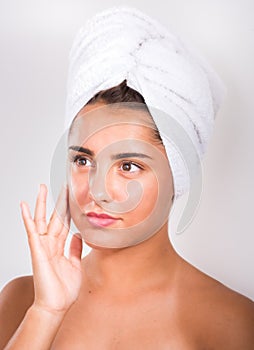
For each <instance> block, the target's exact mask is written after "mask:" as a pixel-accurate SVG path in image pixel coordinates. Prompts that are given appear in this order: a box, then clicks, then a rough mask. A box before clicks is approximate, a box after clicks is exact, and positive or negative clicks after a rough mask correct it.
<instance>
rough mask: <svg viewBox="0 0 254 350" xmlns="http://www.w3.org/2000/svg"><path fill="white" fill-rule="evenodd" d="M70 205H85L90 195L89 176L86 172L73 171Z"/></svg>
mask: <svg viewBox="0 0 254 350" xmlns="http://www.w3.org/2000/svg"><path fill="white" fill-rule="evenodd" d="M69 188H70V205H71V206H72V207H75V206H78V207H81V208H82V207H83V206H84V204H86V201H87V197H88V192H89V188H88V176H87V175H86V174H78V173H72V174H71V176H70V177H69Z"/></svg>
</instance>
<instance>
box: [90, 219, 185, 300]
mask: <svg viewBox="0 0 254 350" xmlns="http://www.w3.org/2000/svg"><path fill="white" fill-rule="evenodd" d="M181 261H182V258H181V257H180V256H179V255H178V254H177V253H176V252H175V250H174V248H173V246H172V244H171V243H170V240H169V238H168V232H167V224H165V225H164V226H163V227H162V229H161V230H160V231H158V232H157V233H156V234H155V235H154V236H152V237H151V238H150V239H147V240H146V241H144V242H142V243H140V244H137V245H136V246H132V247H127V248H122V249H92V251H91V252H90V253H89V254H88V255H87V256H86V257H85V259H84V269H85V273H86V277H87V279H88V283H89V287H90V288H92V289H93V290H104V291H107V290H110V292H111V293H114V292H116V293H118V294H119V293H120V294H126V291H130V289H131V290H132V291H134V290H135V291H137V292H138V291H144V290H145V289H146V288H147V289H148V290H151V288H152V287H153V286H154V287H157V288H158V286H161V285H165V283H167V284H168V283H170V282H172V281H173V278H174V277H175V272H176V269H177V267H178V266H179V263H180V262H181Z"/></svg>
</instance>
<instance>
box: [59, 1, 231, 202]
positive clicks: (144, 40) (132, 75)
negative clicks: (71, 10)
mask: <svg viewBox="0 0 254 350" xmlns="http://www.w3.org/2000/svg"><path fill="white" fill-rule="evenodd" d="M124 79H126V80H127V85H128V86H129V87H130V88H132V89H134V90H136V91H138V92H139V93H140V94H141V95H142V96H143V97H144V100H145V102H146V104H147V106H148V108H149V109H150V112H151V115H152V116H153V119H154V122H155V124H156V126H157V128H158V130H159V132H160V134H161V138H162V140H163V143H164V146H165V149H166V152H167V156H168V159H169V163H170V167H171V170H172V174H173V181H174V191H175V199H177V198H178V197H179V196H181V195H182V194H184V193H185V192H186V191H187V190H188V189H189V186H190V179H189V171H188V170H189V169H188V166H187V167H186V159H184V157H183V154H181V152H179V148H178V145H176V146H177V147H174V144H173V143H172V142H171V141H170V138H171V135H167V129H168V130H169V128H167V125H169V123H168V122H169V119H167V118H173V119H174V120H175V121H176V122H177V124H178V125H180V126H181V127H182V128H183V130H184V132H186V134H187V135H188V136H189V138H190V140H191V142H192V143H193V146H194V148H195V150H196V152H197V154H198V156H199V157H202V156H203V155H204V153H205V151H206V149H207V145H208V141H209V139H210V137H211V135H212V132H213V127H214V120H215V116H216V113H217V112H218V109H219V107H220V105H221V103H222V100H223V98H224V95H225V91H226V89H225V86H224V84H223V83H222V81H221V79H220V77H219V76H218V75H217V73H216V72H215V71H214V70H213V69H212V67H211V66H210V65H209V64H208V62H207V61H206V60H205V59H204V58H203V57H201V56H200V55H199V54H198V53H197V52H196V51H195V50H194V48H192V47H190V46H189V45H188V46H187V45H186V43H183V41H182V40H181V39H180V38H179V37H178V36H177V35H176V34H174V33H172V32H171V31H169V30H168V29H167V28H166V27H164V26H163V25H162V24H160V23H159V22H158V21H156V20H155V19H153V18H151V17H150V16H148V15H147V14H145V13H143V12H142V11H140V10H138V9H136V8H133V7H127V6H115V7H112V8H109V9H107V10H104V11H102V12H100V13H97V14H96V15H95V16H93V17H92V18H91V19H90V20H88V21H87V22H86V24H85V25H84V27H82V28H81V29H80V30H79V31H78V33H77V35H76V37H75V39H74V42H73V46H72V48H71V51H70V55H69V72H68V83H67V100H66V118H65V128H68V127H70V125H71V122H72V120H73V119H74V117H75V116H76V115H77V113H78V112H79V111H80V110H81V108H82V107H83V106H84V105H85V104H86V103H87V102H88V101H89V100H90V99H91V98H92V97H93V96H94V95H95V94H96V93H98V92H99V91H101V90H106V89H109V88H112V87H113V86H116V85H118V84H120V83H121V82H122V81H123V80H124ZM153 108H155V109H156V110H159V111H163V112H164V113H163V114H161V113H156V112H155V111H154V109H153ZM187 158H188V156H187Z"/></svg>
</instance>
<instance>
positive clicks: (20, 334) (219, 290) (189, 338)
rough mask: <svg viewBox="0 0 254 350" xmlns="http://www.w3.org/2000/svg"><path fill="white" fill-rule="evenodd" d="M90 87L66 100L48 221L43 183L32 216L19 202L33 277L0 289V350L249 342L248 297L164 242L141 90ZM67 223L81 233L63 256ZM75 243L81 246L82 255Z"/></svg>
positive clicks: (152, 135) (165, 197) (172, 187)
mask: <svg viewBox="0 0 254 350" xmlns="http://www.w3.org/2000/svg"><path fill="white" fill-rule="evenodd" d="M135 14H137V13H135ZM91 28H93V29H94V27H93V26H92V25H91ZM126 45H127V44H126ZM87 52H88V50H87ZM74 53H75V52H74ZM92 57H93V59H94V56H92ZM111 58H112V56H111ZM95 61H96V60H95ZM87 65H88V64H87ZM88 66H89V65H88ZM89 69H90V70H91V66H89ZM73 71H76V72H79V73H77V74H78V75H79V76H81V70H79V69H76V68H75V69H74V68H73ZM97 73H98V70H97ZM71 74H72V73H71ZM185 74H187V73H186V72H185ZM109 75H110V74H109ZM137 76H138V74H137ZM86 77H87V81H86V84H87V85H89V75H86ZM186 79H187V78H186ZM130 81H131V80H130ZM139 81H140V80H139ZM95 85H96V84H95ZM109 85H110V81H109ZM141 87H142V88H144V86H143V85H142V84H141ZM78 90H79V91H81V90H80V89H76V91H78ZM142 90H143V91H144V95H145V96H146V100H149V98H148V96H149V95H148V94H149V93H148V92H147V91H146V90H145V89H142ZM150 91H151V90H150ZM83 92H84V90H82V91H81V94H83ZM93 92H94V91H93ZM90 94H92V98H89V99H88V97H87V96H88V94H87V96H86V97H85V98H82V99H78V98H77V99H76V100H77V101H80V102H79V103H80V105H82V108H79V107H80V106H78V104H77V103H76V104H75V103H72V106H74V107H73V110H72V111H73V113H72V117H71V128H70V131H69V135H68V167H67V185H66V186H64V187H63V189H62V191H61V195H60V197H59V200H58V202H57V205H56V209H55V210H54V212H53V214H52V216H51V218H50V221H49V223H48V224H47V222H46V197H47V188H46V186H45V185H41V188H40V192H39V194H38V197H37V201H36V208H35V215H34V219H33V218H32V217H31V214H30V211H29V208H28V206H27V204H26V203H25V202H22V203H21V209H22V217H23V220H24V224H25V227H26V231H27V234H28V240H29V245H30V249H31V256H32V265H33V272H34V274H33V276H25V277H21V278H18V279H15V280H13V281H12V282H10V283H9V284H8V285H7V286H6V287H5V288H4V290H3V291H2V293H1V310H0V326H1V328H0V329H1V330H0V332H1V333H0V336H1V342H2V343H1V347H2V348H4V349H30V348H31V349H143V348H145V349H208V348H211V349H253V344H254V335H253V328H254V327H253V326H254V318H253V310H254V308H253V303H252V301H250V300H249V299H248V298H246V297H244V296H242V295H240V294H238V293H236V292H234V291H232V290H230V289H229V288H227V287H225V286H224V285H222V284H221V283H219V282H218V281H216V280H214V279H213V278H211V277H209V276H207V275H205V274H204V273H202V272H200V271H199V270H197V269H196V268H195V267H193V266H191V265H190V264H189V263H187V262H186V261H185V260H184V259H182V258H181V257H180V256H179V255H178V254H177V253H176V252H175V250H174V249H173V247H172V244H171V242H170V240H169V237H168V217H169V215H170V212H171V210H172V205H173V201H174V199H175V198H176V196H177V195H178V194H179V193H180V190H179V188H180V182H177V178H176V176H177V172H176V167H175V164H174V162H173V159H172V158H169V157H168V147H166V146H165V142H163V140H165V135H164V137H163V138H162V131H163V130H162V129H160V130H158V124H159V122H158V123H155V122H154V118H153V117H154V115H151V114H150V108H148V106H147V104H146V103H145V98H144V96H142V94H140V93H139V92H138V91H137V90H135V89H132V88H131V87H129V86H128V85H127V84H126V80H123V81H122V82H121V83H120V84H117V85H114V84H113V85H112V86H111V88H107V89H99V91H98V92H97V93H96V94H94V93H91V91H90ZM74 95H75V94H73V95H72V96H74ZM155 95H156V93H155ZM69 96H71V93H70V92H69ZM84 101H85V103H84ZM150 101H151V100H150ZM158 101H160V100H159V97H158ZM76 109H78V111H77V113H76ZM69 115H70V114H69ZM74 117H75V118H74ZM199 131H200V133H199V136H200V137H201V141H202V130H201V129H200V130H199ZM155 203H156V204H155ZM157 204H158V205H157ZM71 219H72V220H73V221H74V223H75V225H76V226H77V228H78V229H79V231H80V232H79V233H78V234H76V235H73V237H72V241H71V245H70V256H69V258H66V257H64V245H65V240H66V237H67V234H68V232H69V226H70V220H71ZM151 227H152V228H151ZM83 241H84V242H85V243H86V244H88V245H89V246H90V247H91V248H92V250H91V252H90V253H89V254H88V255H87V256H85V257H84V258H83V259H81V251H82V242H83ZM7 343H8V344H7Z"/></svg>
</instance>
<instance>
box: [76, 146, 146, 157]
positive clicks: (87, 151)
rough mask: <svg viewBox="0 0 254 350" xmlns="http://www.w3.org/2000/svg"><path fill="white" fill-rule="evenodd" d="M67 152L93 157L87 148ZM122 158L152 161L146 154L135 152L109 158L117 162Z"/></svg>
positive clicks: (77, 148)
mask: <svg viewBox="0 0 254 350" xmlns="http://www.w3.org/2000/svg"><path fill="white" fill-rule="evenodd" d="M69 150H73V151H77V152H82V153H85V154H88V155H89V156H92V157H93V156H94V152H93V151H91V150H90V149H89V148H84V147H81V146H70V147H69ZM123 158H149V159H152V158H151V157H150V156H148V155H147V154H144V153H137V152H131V153H129V152H128V153H118V154H114V155H113V156H111V159H112V160H118V159H123Z"/></svg>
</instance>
